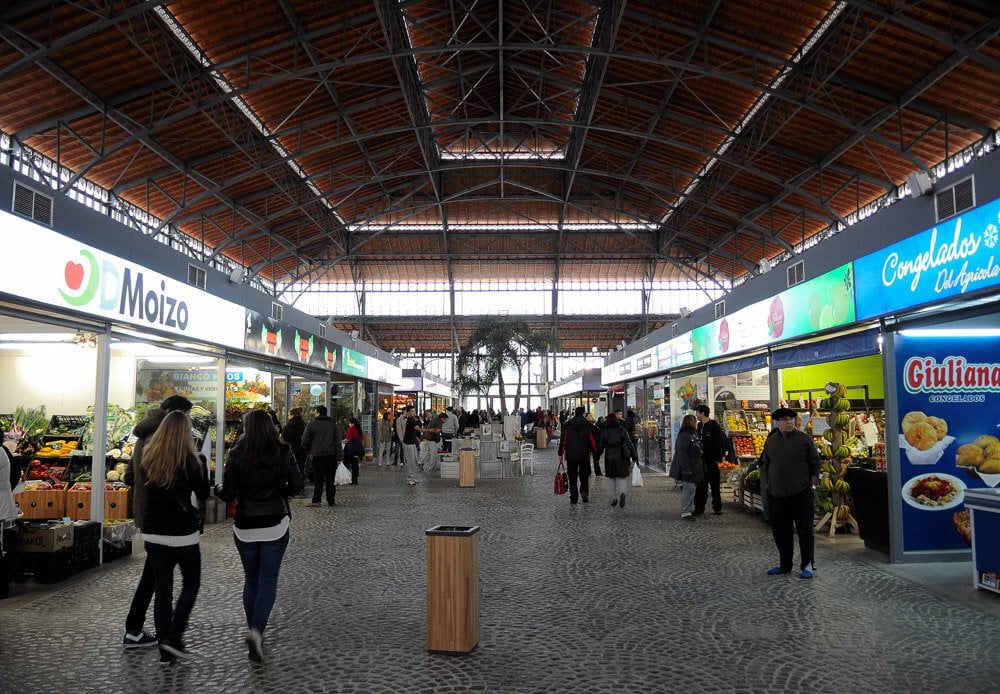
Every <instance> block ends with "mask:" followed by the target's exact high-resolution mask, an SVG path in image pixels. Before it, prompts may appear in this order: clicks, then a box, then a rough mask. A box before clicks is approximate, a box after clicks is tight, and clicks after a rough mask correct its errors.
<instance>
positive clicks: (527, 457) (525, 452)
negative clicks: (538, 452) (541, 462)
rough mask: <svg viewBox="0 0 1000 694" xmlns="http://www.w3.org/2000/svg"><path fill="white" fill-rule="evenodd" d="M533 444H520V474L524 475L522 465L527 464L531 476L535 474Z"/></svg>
mask: <svg viewBox="0 0 1000 694" xmlns="http://www.w3.org/2000/svg"><path fill="white" fill-rule="evenodd" d="M534 457H535V444H533V443H522V444H521V474H522V475H523V474H524V463H525V462H527V463H528V470H529V471H530V472H531V474H532V475H534V474H535V463H534Z"/></svg>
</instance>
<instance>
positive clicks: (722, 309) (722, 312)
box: [715, 301, 726, 318]
mask: <svg viewBox="0 0 1000 694" xmlns="http://www.w3.org/2000/svg"><path fill="white" fill-rule="evenodd" d="M725 316H726V302H725V301H720V302H719V303H717V304H716V305H715V317H716V318H725Z"/></svg>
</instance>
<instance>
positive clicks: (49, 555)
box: [17, 549, 73, 584]
mask: <svg viewBox="0 0 1000 694" xmlns="http://www.w3.org/2000/svg"><path fill="white" fill-rule="evenodd" d="M72 552H73V550H72V549H63V550H60V551H58V552H44V553H24V554H21V557H20V561H19V566H18V574H17V578H19V579H21V580H23V579H25V578H33V579H35V582H37V583H45V584H49V583H57V582H59V581H61V580H63V579H65V578H69V576H70V575H71V563H70V555H71V554H72Z"/></svg>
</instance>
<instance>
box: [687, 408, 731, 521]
mask: <svg viewBox="0 0 1000 694" xmlns="http://www.w3.org/2000/svg"><path fill="white" fill-rule="evenodd" d="M694 411H695V414H696V416H697V417H698V436H699V437H700V438H701V452H702V460H704V461H705V479H704V481H702V482H699V483H698V487H697V489H695V493H694V515H696V516H700V515H702V514H703V513H705V503H706V502H707V501H708V488H709V486H711V487H712V512H713V513H715V515H717V516H720V515H722V491H721V490H720V489H719V463H720V462H721V461H722V455H723V449H724V448H725V445H726V441H725V437H724V436H723V435H722V427H721V426H719V423H718V422H717V421H715V420H714V419H712V418H711V417H709V414H711V410H709V409H708V405H698V407H696V408H695V409H694Z"/></svg>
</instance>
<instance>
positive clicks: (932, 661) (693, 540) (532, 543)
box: [0, 449, 1000, 693]
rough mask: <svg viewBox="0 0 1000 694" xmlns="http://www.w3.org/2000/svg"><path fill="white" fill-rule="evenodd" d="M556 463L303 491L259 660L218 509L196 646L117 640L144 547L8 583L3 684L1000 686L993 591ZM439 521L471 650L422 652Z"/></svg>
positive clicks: (666, 488)
mask: <svg viewBox="0 0 1000 694" xmlns="http://www.w3.org/2000/svg"><path fill="white" fill-rule="evenodd" d="M554 462H555V453H554V451H553V450H552V449H549V450H548V451H538V453H537V454H536V462H535V473H536V474H535V475H534V476H533V477H532V476H526V477H524V478H517V479H512V480H481V481H480V482H479V484H478V486H477V487H476V488H475V489H458V488H457V486H456V482H455V481H453V480H439V479H427V480H426V481H425V482H424V483H422V484H420V485H418V486H416V487H415V488H410V487H407V486H406V485H405V484H404V483H403V478H402V473H401V471H400V469H399V468H391V469H386V468H382V469H375V468H371V467H369V466H366V467H365V468H363V472H362V478H361V484H360V485H359V486H356V487H347V488H342V491H341V493H339V494H338V506H337V507H336V508H334V509H330V508H326V507H324V508H318V509H317V508H307V507H305V506H304V505H303V504H304V502H302V501H296V502H295V504H294V511H293V512H294V518H293V520H292V526H293V530H292V533H293V534H292V544H291V546H290V548H289V552H288V555H287V556H286V561H285V565H284V567H283V569H282V576H281V583H280V589H279V597H278V603H277V605H276V607H275V611H274V613H273V614H272V617H271V626H270V627H269V629H268V632H267V634H266V637H265V653H266V656H267V664H266V665H264V666H254V665H251V664H250V663H249V662H248V661H247V659H246V652H245V649H244V646H243V642H242V636H243V634H244V625H243V622H242V614H241V606H240V597H239V596H240V591H241V588H242V572H241V570H240V568H239V560H238V557H237V554H236V550H235V548H234V547H233V544H232V539H231V531H230V529H229V527H228V526H225V525H223V526H211V527H210V529H209V530H208V532H207V533H206V534H205V537H204V539H203V543H202V553H203V558H204V568H203V574H202V576H203V578H202V590H201V594H200V596H199V598H198V602H197V604H196V605H195V609H194V614H193V616H192V622H191V626H190V628H189V630H188V633H187V642H188V646H189V648H190V650H191V651H192V652H193V653H194V654H196V656H197V659H196V660H194V661H190V662H189V663H187V664H181V665H178V666H175V667H169V668H163V667H161V666H160V665H159V664H158V658H157V654H156V652H155V649H141V650H139V651H130V652H124V653H123V652H122V651H121V649H120V643H121V634H122V632H121V629H122V621H123V619H124V615H125V612H126V611H127V607H128V601H129V599H130V597H131V594H132V589H133V587H134V584H135V581H136V580H137V578H138V572H139V570H140V568H141V563H140V556H133V557H132V558H130V559H126V560H120V561H117V562H113V563H111V564H109V565H107V566H106V567H103V568H100V569H94V570H91V571H89V572H86V573H84V574H81V575H79V576H76V577H74V578H71V579H69V580H68V581H65V582H63V583H62V584H57V585H55V586H52V587H51V588H46V589H32V590H30V591H28V592H27V594H25V589H24V588H16V590H17V591H18V593H20V594H21V595H22V597H18V598H14V599H11V600H6V601H3V602H0V692H4V693H8V692H39V693H42V692H45V693H50V692H193V691H199V692H386V693H395V692H427V693H431V692H467V691H484V692H512V693H520V692H538V693H543V692H782V691H786V692H793V691H794V692H807V691H808V692H868V691H878V692H974V691H981V692H996V691H997V690H998V688H1000V684H998V683H1000V658H997V633H998V629H997V626H998V616H1000V600H992V598H996V597H997V596H988V598H989V599H987V600H977V601H974V603H978V604H974V603H970V602H969V601H963V600H950V599H948V598H947V597H946V596H942V594H941V593H940V592H939V591H933V590H931V589H930V588H928V587H924V586H922V585H921V584H919V583H917V582H913V581H909V580H906V578H904V577H901V576H899V575H896V574H895V573H894V572H890V571H887V570H886V569H885V568H884V567H880V566H877V565H873V564H868V563H865V562H863V561H859V560H858V559H857V558H855V557H854V556H851V555H850V554H848V553H844V552H839V551H835V550H833V549H831V547H830V545H829V543H828V542H827V541H825V540H821V541H820V542H819V543H818V548H817V562H818V567H819V570H818V573H817V577H816V578H815V579H814V580H812V581H803V580H800V579H799V578H798V577H797V576H795V575H794V574H793V575H791V576H781V577H771V576H766V575H765V574H764V570H765V569H766V568H767V567H768V566H771V565H772V564H773V563H775V556H774V555H775V552H774V547H773V544H772V542H771V539H770V534H769V532H768V530H767V528H765V526H764V525H763V524H762V523H761V522H760V520H759V518H758V517H753V516H750V515H748V514H745V513H743V512H742V511H739V510H738V509H736V508H735V507H734V506H732V505H729V504H727V506H726V509H725V513H724V514H723V515H722V516H720V517H709V518H707V519H704V520H699V521H698V522H696V523H682V522H681V521H680V520H679V518H678V504H679V496H680V495H679V493H678V492H676V491H674V490H673V482H672V481H671V480H669V479H667V478H665V477H660V476H652V475H648V476H647V477H646V486H645V487H644V488H643V489H640V490H636V491H634V492H630V494H629V497H628V504H627V507H626V508H625V510H624V511H621V510H618V509H612V508H611V507H610V505H609V503H608V498H607V491H606V486H605V484H604V482H605V481H604V480H603V479H599V480H597V483H596V487H597V489H596V490H595V491H594V492H593V494H592V501H591V503H590V504H586V505H583V504H581V505H579V506H576V507H571V506H570V504H569V501H568V498H567V497H561V498H557V497H554V496H553V495H552V493H551V489H552V471H553V469H554ZM440 523H446V524H460V525H479V526H481V527H482V536H481V543H482V544H481V568H480V571H481V601H480V619H481V632H482V637H481V641H480V645H479V647H478V649H476V651H474V652H473V653H472V654H471V655H468V656H446V655H429V654H428V653H426V652H425V650H424V636H425V632H424V622H425V615H424V589H425V582H424V576H425V566H424V547H425V537H424V533H423V531H424V529H426V528H428V527H431V526H433V525H436V524H440ZM969 590H970V591H971V590H972V589H971V587H970V588H969ZM984 597H987V596H984ZM151 621H152V615H151V614H150V623H151ZM150 628H151V624H150Z"/></svg>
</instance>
